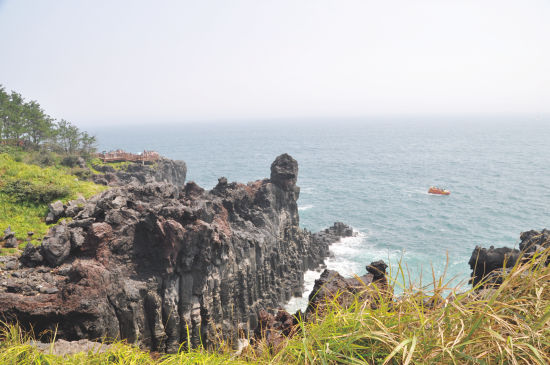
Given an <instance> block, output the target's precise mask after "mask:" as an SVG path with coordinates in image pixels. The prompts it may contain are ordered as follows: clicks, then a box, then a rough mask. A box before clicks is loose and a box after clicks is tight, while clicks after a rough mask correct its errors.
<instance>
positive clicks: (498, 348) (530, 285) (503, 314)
mask: <svg viewBox="0 0 550 365" xmlns="http://www.w3.org/2000/svg"><path fill="white" fill-rule="evenodd" d="M549 253H550V249H548V250H546V251H545V252H542V253H541V254H540V255H538V256H536V257H534V258H533V259H531V260H530V261H529V262H527V263H526V264H522V265H516V267H514V268H513V270H512V272H511V273H510V274H509V275H508V276H507V277H506V278H505V280H504V283H503V284H502V285H501V286H500V287H499V288H498V289H493V290H485V291H482V292H476V291H474V290H473V289H469V290H465V291H463V290H460V289H458V288H450V287H447V286H446V285H445V280H444V278H435V277H434V278H433V281H432V283H431V285H428V286H426V287H424V288H423V289H420V290H419V289H414V288H412V286H409V287H403V288H402V290H403V294H402V295H401V296H400V297H399V298H391V297H390V296H388V295H386V293H387V292H383V291H379V290H377V288H376V287H374V286H368V287H365V290H368V291H369V292H370V294H371V295H372V296H373V297H374V298H376V299H375V301H376V303H377V305H376V306H375V308H373V307H372V306H371V305H370V302H369V303H364V302H362V301H360V300H358V297H355V298H354V299H353V300H352V301H351V302H348V306H346V307H343V306H342V305H341V304H339V301H338V300H337V298H336V299H333V300H330V301H327V303H326V305H325V307H324V310H323V315H322V316H321V315H319V316H318V317H316V318H315V319H314V320H313V321H311V322H309V323H304V322H301V323H300V324H299V328H298V331H297V333H296V334H295V335H294V337H292V338H290V339H287V340H285V341H284V342H283V344H282V345H281V348H280V350H279V351H278V352H275V351H270V349H269V348H267V346H266V344H265V343H260V345H259V347H258V348H256V349H248V350H245V351H244V353H243V354H242V355H240V356H238V357H237V356H235V355H233V352H232V350H230V348H229V347H228V346H227V345H224V344H222V345H220V348H219V349H218V350H217V351H207V350H205V349H203V348H200V349H196V350H192V351H190V352H187V351H184V350H182V351H181V352H180V353H178V354H172V355H164V356H162V357H160V358H156V359H153V358H152V357H151V355H150V354H149V353H148V352H146V351H143V350H140V349H139V348H137V347H134V346H131V345H128V344H124V343H121V342H118V343H116V345H115V346H114V348H113V349H112V350H110V351H108V352H106V353H104V354H97V353H87V354H84V353H82V354H78V355H74V356H69V357H65V358H61V357H58V356H53V355H47V354H40V353H39V352H38V351H37V350H35V349H34V348H32V347H31V346H29V345H26V344H25V343H26V342H27V340H28V336H27V335H24V334H22V333H21V331H20V330H19V327H17V326H10V325H4V330H3V334H1V335H0V337H2V338H3V340H2V341H1V342H0V363H2V364H16V363H21V364H31V363H35V364H45V363H47V364H77V363H78V364H162V365H168V364H227V363H234V364H541V365H542V364H548V363H550V267H548V266H545V265H544V263H545V262H546V260H548V258H549ZM394 274H395V275H393V276H392V277H393V279H391V282H392V283H393V285H396V286H397V285H402V283H404V282H405V281H404V280H403V279H404V278H405V275H404V274H403V270H402V269H401V265H400V266H399V267H398V268H397V270H396V272H394ZM398 278H399V280H398ZM444 293H446V294H444ZM428 301H430V302H431V303H433V304H434V305H427V303H428Z"/></svg>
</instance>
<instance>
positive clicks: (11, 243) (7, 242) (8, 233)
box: [2, 226, 17, 248]
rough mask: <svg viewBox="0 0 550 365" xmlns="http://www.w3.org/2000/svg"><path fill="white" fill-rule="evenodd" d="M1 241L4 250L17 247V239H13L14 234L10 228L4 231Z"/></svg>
mask: <svg viewBox="0 0 550 365" xmlns="http://www.w3.org/2000/svg"><path fill="white" fill-rule="evenodd" d="M2 241H4V247H6V248H14V247H17V238H15V232H14V231H12V230H11V226H8V228H6V229H5V230H4V237H3V238H2Z"/></svg>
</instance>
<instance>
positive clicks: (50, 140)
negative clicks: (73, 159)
mask: <svg viewBox="0 0 550 365" xmlns="http://www.w3.org/2000/svg"><path fill="white" fill-rule="evenodd" d="M0 144H2V145H8V146H19V147H21V148H23V149H25V150H35V151H36V150H41V151H49V152H57V153H61V154H67V155H75V154H78V155H85V156H88V155H90V154H91V153H93V152H94V151H95V145H96V138H95V137H94V136H92V135H90V134H89V133H88V132H85V131H80V130H79V129H78V128H77V127H76V126H75V125H73V124H72V123H71V122H68V121H67V120H65V119H60V120H59V121H56V120H55V119H54V118H52V117H51V116H49V115H48V114H46V112H45V111H44V110H43V109H42V107H41V106H40V104H39V103H38V102H37V101H34V100H31V101H26V100H25V98H24V97H23V96H22V95H21V94H19V93H17V92H16V91H11V92H7V91H6V90H5V88H4V87H3V86H2V85H0Z"/></svg>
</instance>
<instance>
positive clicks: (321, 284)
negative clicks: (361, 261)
mask: <svg viewBox="0 0 550 365" xmlns="http://www.w3.org/2000/svg"><path fill="white" fill-rule="evenodd" d="M387 267H388V266H387V265H386V263H385V262H384V261H375V262H371V263H370V265H367V274H365V275H363V276H360V277H356V278H355V277H354V278H344V277H343V276H342V275H340V274H339V273H338V272H337V271H334V270H325V271H323V273H322V274H321V276H320V277H319V279H317V280H315V285H314V286H313V290H312V291H311V293H310V294H309V298H308V300H309V302H308V306H307V309H306V313H305V315H306V317H307V316H309V315H311V314H313V313H315V312H322V310H323V308H324V306H325V304H326V303H327V301H330V300H332V299H333V298H335V297H336V295H337V294H338V296H337V300H338V302H339V304H340V305H343V306H347V305H348V304H349V303H350V301H351V300H352V299H354V298H355V297H357V298H358V299H359V300H361V301H371V303H372V304H373V305H375V303H376V301H375V300H374V296H375V295H374V294H376V295H378V294H379V293H380V292H387V291H388V289H389V286H388V282H387V279H386V268H387ZM373 283H374V284H376V288H374V287H372V286H371V287H370V288H371V289H373V290H369V285H371V284H373ZM358 294H359V295H358ZM387 294H390V295H391V293H387ZM357 295H358V296H357Z"/></svg>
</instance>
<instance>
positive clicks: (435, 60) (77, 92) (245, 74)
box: [0, 0, 550, 124]
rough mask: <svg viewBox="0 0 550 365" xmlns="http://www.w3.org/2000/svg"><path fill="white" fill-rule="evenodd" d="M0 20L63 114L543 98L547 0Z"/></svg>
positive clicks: (508, 103)
mask: <svg viewBox="0 0 550 365" xmlns="http://www.w3.org/2000/svg"><path fill="white" fill-rule="evenodd" d="M0 34H1V37H0V84H3V85H4V86H5V87H6V88H7V89H8V90H16V91H18V92H20V93H22V94H23V95H24V96H25V97H27V98H28V99H35V100H38V101H39V102H40V104H41V105H42V106H43V107H44V109H45V110H46V111H47V112H48V113H49V114H50V115H52V116H53V117H56V118H66V119H69V120H70V121H72V122H74V123H75V124H90V123H103V124H106V123H128V122H132V121H140V122H144V121H149V122H159V121H179V120H181V121H185V120H194V119H200V120H208V119H264V118H287V117H288V118H297V117H298V118H301V117H304V118H316V117H323V118H330V117H358V116H372V115H426V114H444V115H451V114H454V115H456V114H496V115H507V114H512V113H514V114H515V113H518V114H532V115H533V114H534V115H539V114H540V115H544V114H548V113H550V1H548V0H540V1H531V0H514V1H507V0H495V1H492V0H491V1H485V0H475V1H466V0H460V1H458V0H455V1H445V0H435V1H423V0H413V1H411V0H403V1H391V0H383V1H382V0H376V1H368V0H360V1H348V0H335V1H323V0H310V1H300V0H290V1H285V0H273V1H261V0H246V1H245V0H242V1H241V0H219V1H210V0H197V1H152V0H151V1H136V0H131V1H130V0H128V1H121V0H118V1H112V0H107V1H98V0H94V1H76V0H51V1H46V0H43V1H34V0H0Z"/></svg>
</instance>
